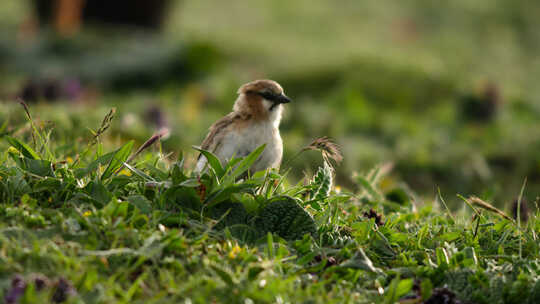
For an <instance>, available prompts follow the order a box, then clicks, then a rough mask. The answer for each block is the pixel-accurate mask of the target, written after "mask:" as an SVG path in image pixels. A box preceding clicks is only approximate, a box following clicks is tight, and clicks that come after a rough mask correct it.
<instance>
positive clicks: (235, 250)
mask: <svg viewBox="0 0 540 304" xmlns="http://www.w3.org/2000/svg"><path fill="white" fill-rule="evenodd" d="M240 251H242V248H240V247H239V246H238V245H234V247H233V248H232V249H231V251H230V252H229V258H231V259H234V258H236V255H237V254H238V253H240Z"/></svg>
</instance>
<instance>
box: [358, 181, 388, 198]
mask: <svg viewBox="0 0 540 304" xmlns="http://www.w3.org/2000/svg"><path fill="white" fill-rule="evenodd" d="M356 180H357V181H358V183H359V184H360V185H361V186H362V187H364V189H365V190H366V191H367V193H368V194H369V196H371V198H372V199H374V200H376V201H382V196H381V194H379V192H378V191H377V190H375V187H374V186H373V185H372V184H371V183H370V182H369V181H368V180H367V179H365V178H364V177H362V176H357V177H356Z"/></svg>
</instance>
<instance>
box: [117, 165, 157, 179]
mask: <svg viewBox="0 0 540 304" xmlns="http://www.w3.org/2000/svg"><path fill="white" fill-rule="evenodd" d="M123 164H124V166H125V167H126V168H128V170H129V171H131V172H133V173H135V175H137V176H139V177H140V178H142V179H143V180H145V181H147V182H155V181H156V180H155V179H153V178H152V177H151V176H150V175H148V174H146V173H144V172H143V171H141V170H139V169H137V168H135V167H133V166H131V165H130V164H128V163H126V162H124V163H123Z"/></svg>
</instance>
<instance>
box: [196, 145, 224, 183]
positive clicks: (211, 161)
mask: <svg viewBox="0 0 540 304" xmlns="http://www.w3.org/2000/svg"><path fill="white" fill-rule="evenodd" d="M193 149H195V150H197V151H199V152H201V154H202V155H203V156H204V157H206V159H207V161H208V165H210V167H211V168H212V169H213V170H214V171H215V172H216V174H217V176H218V177H219V178H221V177H223V175H224V174H225V170H224V169H223V166H221V162H220V161H219V159H218V158H217V157H216V156H215V155H214V154H212V153H211V152H209V151H206V150H203V149H201V148H199V147H196V146H193Z"/></svg>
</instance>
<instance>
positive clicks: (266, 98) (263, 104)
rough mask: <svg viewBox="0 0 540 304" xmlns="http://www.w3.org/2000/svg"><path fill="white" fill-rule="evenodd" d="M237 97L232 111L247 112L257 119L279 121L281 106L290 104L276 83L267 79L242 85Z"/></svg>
mask: <svg viewBox="0 0 540 304" xmlns="http://www.w3.org/2000/svg"><path fill="white" fill-rule="evenodd" d="M238 95H239V96H238V99H237V100H236V103H235V104H234V111H242V112H247V113H249V114H251V115H253V116H254V117H256V118H259V119H270V120H276V119H277V120H279V119H280V118H281V110H282V109H281V108H282V107H281V104H284V103H289V102H291V100H290V99H289V97H287V96H286V95H285V93H284V92H283V88H282V87H281V86H280V85H279V84H278V83H277V82H275V81H273V80H267V79H264V80H255V81H252V82H248V83H246V84H244V85H243V86H241V87H240V88H239V89H238Z"/></svg>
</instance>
